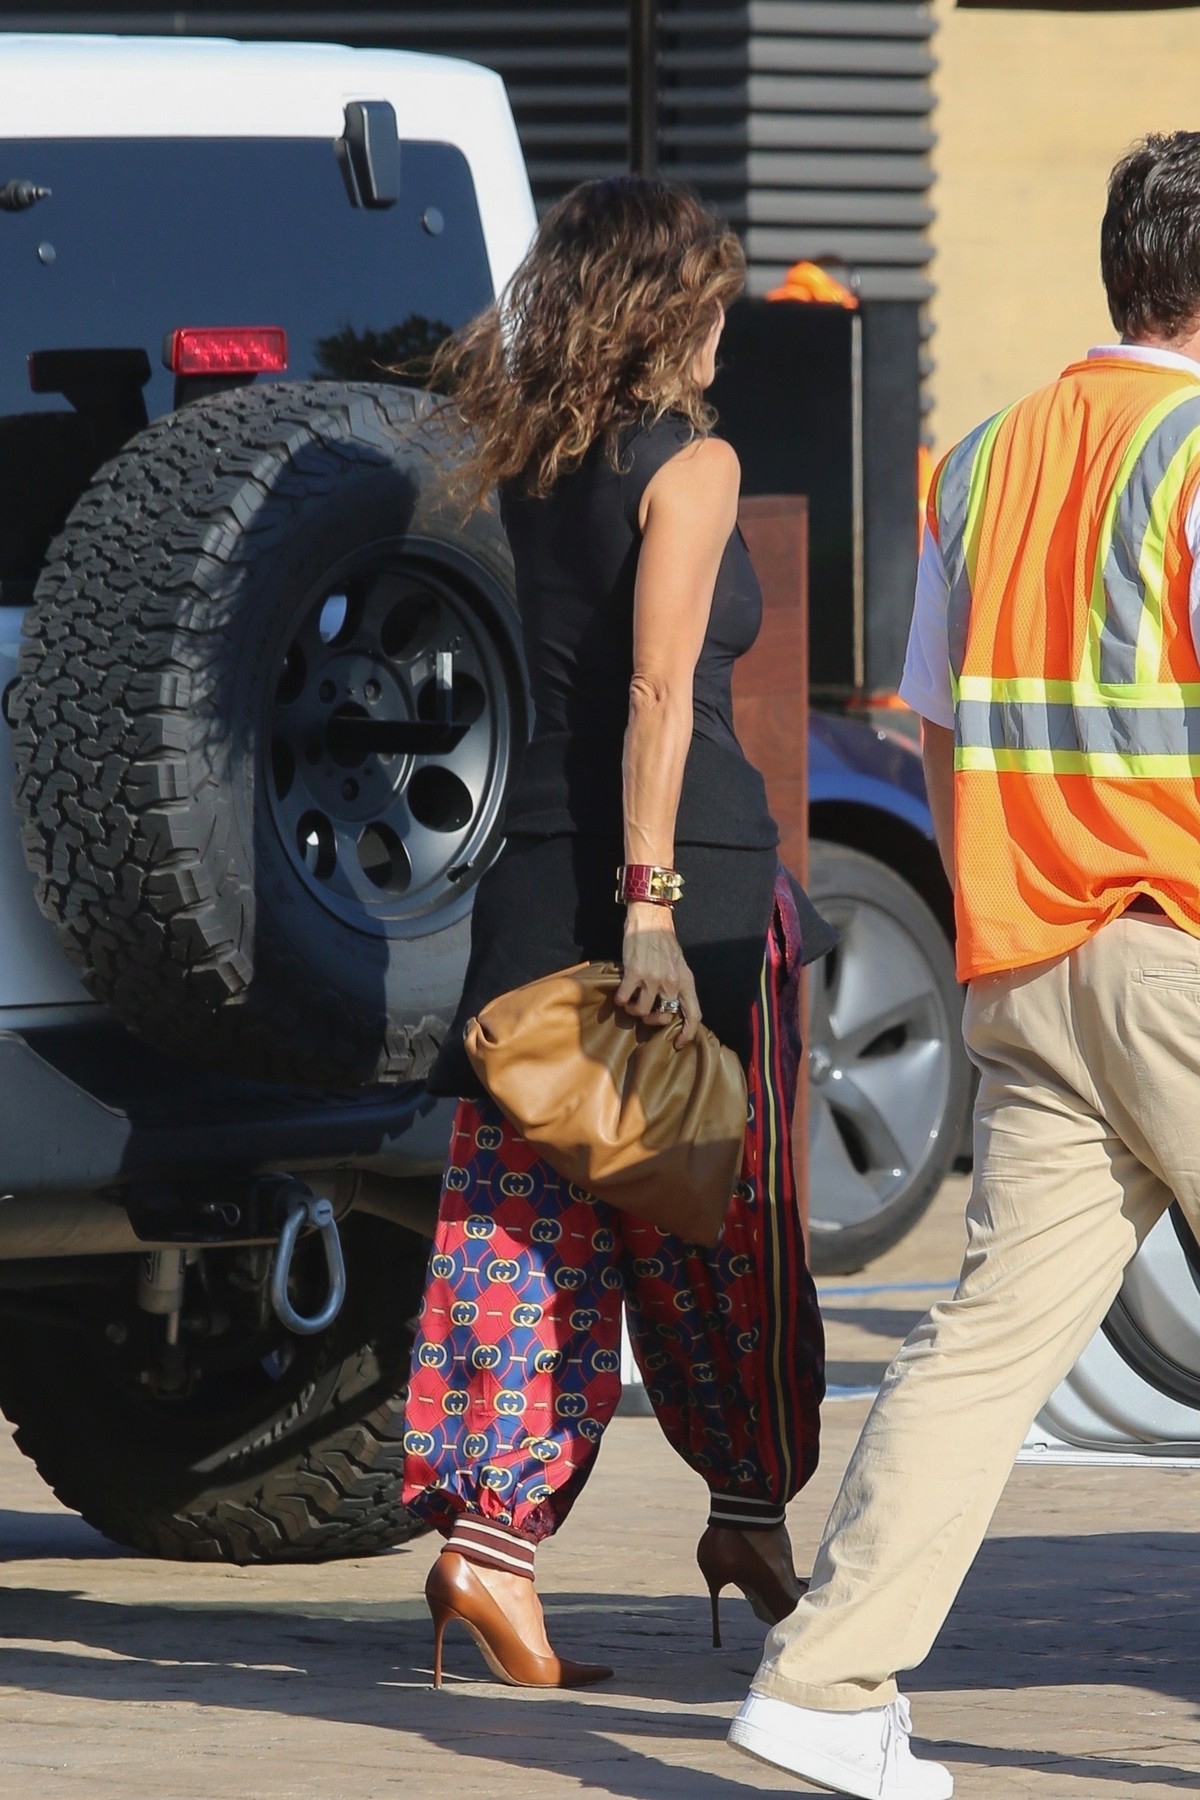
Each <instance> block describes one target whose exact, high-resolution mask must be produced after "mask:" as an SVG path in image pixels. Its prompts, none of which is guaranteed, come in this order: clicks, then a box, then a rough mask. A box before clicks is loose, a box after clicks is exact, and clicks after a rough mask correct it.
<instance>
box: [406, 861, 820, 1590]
mask: <svg viewBox="0 0 1200 1800" xmlns="http://www.w3.org/2000/svg"><path fill="white" fill-rule="evenodd" d="M798 940H799V928H798V922H797V920H796V917H795V910H794V905H793V902H792V896H791V891H790V888H788V887H787V886H786V883H781V885H780V888H779V890H778V892H777V896H776V909H775V916H774V919H773V921H772V927H771V931H770V934H769V937H768V942H767V949H766V955H765V958H764V962H763V971H762V979H761V985H760V990H759V997H758V1001H757V1003H756V1005H755V1008H754V1020H753V1026H754V1030H753V1055H752V1061H751V1066H750V1069H749V1077H748V1083H747V1085H748V1092H749V1118H748V1123H747V1128H746V1143H745V1151H744V1156H743V1164H742V1172H741V1180H740V1182H739V1184H738V1187H737V1191H736V1194H735V1196H734V1200H733V1205H732V1208H731V1210H730V1213H729V1215H728V1218H727V1220H726V1224H725V1228H724V1232H723V1234H722V1238H721V1242H720V1243H719V1244H718V1245H717V1247H716V1248H715V1249H714V1250H703V1249H700V1248H698V1247H697V1246H696V1245H694V1244H687V1243H684V1242H683V1241H682V1240H681V1239H679V1238H676V1237H671V1236H668V1235H667V1234H665V1233H663V1232H660V1231H659V1230H658V1229H657V1228H656V1227H654V1226H651V1225H646V1224H643V1223H641V1222H640V1221H638V1220H636V1219H633V1218H631V1217H630V1216H629V1215H628V1214H625V1213H621V1212H618V1211H617V1210H616V1209H615V1208H613V1207H610V1206H608V1205H606V1204H605V1203H604V1202H602V1201H599V1200H595V1199H593V1198H592V1197H591V1196H590V1195H589V1194H587V1193H585V1192H584V1191H583V1190H582V1189H580V1188H577V1187H575V1186H573V1185H572V1184H570V1183H569V1182H568V1181H566V1179H565V1178H564V1177H562V1176H560V1175H558V1174H557V1173H556V1172H555V1171H554V1170H553V1169H552V1168H551V1167H550V1166H549V1164H548V1163H546V1162H544V1161H543V1160H542V1159H541V1158H540V1157H539V1156H537V1155H536V1154H535V1152H534V1151H533V1150H532V1149H531V1148H530V1146H529V1144H528V1143H527V1142H526V1141H525V1139H524V1138H522V1137H521V1136H520V1134H519V1133H518V1132H517V1131H515V1130H514V1128H513V1127H512V1126H511V1125H510V1124H509V1123H508V1122H507V1120H506V1119H505V1118H504V1117H503V1115H502V1114H501V1113H500V1111H499V1109H498V1108H497V1107H496V1106H494V1105H493V1104H492V1102H491V1101H469V1100H464V1101H462V1102H460V1104H459V1107H458V1112H457V1115H456V1119H455V1125H454V1135H453V1139H452V1141H451V1146H450V1157H449V1162H448V1165H447V1169H446V1174H445V1180H444V1184H443V1189H442V1199H441V1207H440V1211H439V1218H438V1226H437V1236H436V1239H435V1242H434V1248H433V1254H432V1257H431V1259H430V1264H429V1275H428V1280H427V1284H426V1288H425V1297H424V1301H423V1304H422V1308H421V1317H420V1323H419V1328H418V1334H417V1341H416V1344H415V1346H414V1352H413V1364H412V1376H411V1383H410V1389H409V1398H408V1414H407V1431H406V1437H405V1451H406V1467H405V1483H404V1498H405V1500H406V1501H407V1503H408V1504H409V1506H410V1507H412V1508H413V1509H414V1511H416V1512H418V1513H420V1514H422V1515H424V1517H426V1518H427V1519H428V1520H429V1521H430V1523H431V1524H433V1525H435V1526H436V1527H438V1529H440V1530H441V1531H442V1532H443V1533H445V1534H447V1535H448V1534H450V1533H451V1532H452V1531H455V1529H456V1526H457V1525H458V1524H459V1522H460V1521H462V1520H463V1518H464V1515H466V1516H468V1517H471V1516H473V1517H474V1518H475V1519H476V1520H477V1521H478V1523H479V1525H480V1527H481V1528H487V1529H488V1530H489V1531H490V1533H491V1534H493V1536H494V1537H495V1538H498V1537H499V1533H500V1532H501V1531H503V1532H506V1533H512V1534H515V1535H516V1536H517V1537H519V1538H523V1539H525V1540H526V1541H527V1542H528V1543H537V1542H538V1541H540V1540H541V1539H542V1538H545V1537H548V1536H550V1535H551V1533H553V1532H554V1531H556V1530H557V1528H558V1527H559V1525H561V1523H562V1521H563V1520H564V1519H565V1517H566V1515H567V1513H568V1512H569V1510H570V1508H571V1505H572V1503H573V1501H574V1500H575V1497H576V1496H577V1495H578V1494H579V1492H580V1491H581V1489H582V1487H583V1484H584V1482H585V1481H586V1479H587V1476H588V1472H589V1470H590V1468H591V1464H592V1460H593V1458H594V1456H595V1454H596V1449H597V1446H598V1444H599V1442H600V1438H601V1436H602V1435H603V1432H604V1428H605V1426H606V1424H607V1423H608V1421H609V1419H610V1418H611V1417H612V1414H613V1411H614V1409H615V1407H616V1404H617V1401H618V1400H619V1398H620V1393H621V1382H620V1324H621V1306H622V1301H624V1304H625V1307H626V1311H627V1316H628V1321H629V1330H630V1337H631V1340H632V1343H633V1348H634V1354H635V1355H636V1357H637V1360H638V1364H639V1366H640V1368H641V1371H642V1375H643V1378H644V1380H645V1384H646V1393H647V1395H648V1397H649V1400H650V1403H651V1405H652V1406H653V1408H654V1411H655V1413H656V1415H657V1417H658V1421H659V1424H660V1425H661V1426H662V1429H663V1431H664V1432H665V1433H666V1436H667V1438H668V1440H669V1441H670V1443H671V1444H672V1445H673V1446H674V1447H675V1449H676V1450H677V1451H678V1452H679V1454H680V1455H681V1456H682V1457H683V1458H684V1459H685V1461H687V1462H688V1463H689V1464H690V1465H691V1467H692V1468H693V1469H695V1470H696V1472H697V1473H698V1474H699V1475H700V1476H701V1477H702V1478H703V1479H704V1480H705V1482H706V1483H707V1484H708V1487H709V1489H710V1490H711V1493H712V1496H713V1504H712V1513H711V1516H712V1518H713V1519H714V1520H716V1521H720V1522H726V1523H737V1524H742V1525H745V1526H747V1527H752V1526H754V1525H759V1526H769V1525H772V1524H774V1523H776V1522H777V1521H778V1520H781V1519H782V1516H783V1514H782V1509H783V1506H784V1505H785V1504H786V1502H787V1501H788V1500H789V1499H790V1498H791V1497H792V1495H793V1494H794V1493H796V1492H797V1491H798V1489H799V1488H800V1487H802V1486H803V1484H804V1483H805V1482H806V1481H807V1480H808V1478H809V1476H810V1475H811V1474H812V1472H813V1470H814V1469H815V1467H816V1463H817V1446H818V1431H819V1413H818V1408H819V1406H820V1402H821V1400H822V1398H823V1395H824V1342H823V1336H822V1330H821V1321H820V1315H819V1313H818V1310H817V1300H816V1292H815V1289H814V1287H813V1283H812V1279H811V1276H810V1275H809V1272H808V1269H807V1267H806V1264H805V1260H804V1243H803V1238H802V1235H801V1230H800V1219H799V1214H798V1211H797V1206H796V1192H795V1184H794V1178H793V1172H792V1156H791V1117H792V1107H793V1103H794V1099H795V1091H796V1078H797V1069H798V1065H799V1022H798V975H799V961H798V955H799V941H798ZM456 1542H457V1536H456ZM501 1564H502V1566H503V1564H504V1558H503V1557H502V1558H501Z"/></svg>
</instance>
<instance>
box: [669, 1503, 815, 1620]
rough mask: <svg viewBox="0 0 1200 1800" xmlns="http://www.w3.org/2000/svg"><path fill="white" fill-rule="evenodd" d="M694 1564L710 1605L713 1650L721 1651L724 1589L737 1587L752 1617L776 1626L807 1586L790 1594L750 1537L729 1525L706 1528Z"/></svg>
mask: <svg viewBox="0 0 1200 1800" xmlns="http://www.w3.org/2000/svg"><path fill="white" fill-rule="evenodd" d="M696 1561H697V1562H698V1563H699V1565H700V1573H701V1574H702V1575H703V1577H704V1580H705V1583H706V1585H707V1587H708V1597H709V1600H710V1602H711V1604H712V1634H713V1636H712V1641H713V1649H714V1650H719V1649H720V1648H721V1618H720V1599H721V1592H722V1590H723V1589H724V1588H727V1587H738V1588H740V1589H741V1591H742V1593H743V1594H744V1595H745V1597H746V1599H747V1600H748V1601H749V1602H750V1605H751V1606H752V1607H753V1609H754V1616H755V1618H758V1619H761V1620H762V1622H763V1624H764V1625H778V1623H779V1621H780V1620H781V1619H786V1618H787V1617H788V1614H789V1613H792V1612H794V1611H795V1610H796V1603H797V1601H798V1600H799V1599H800V1596H801V1595H802V1594H803V1593H804V1591H805V1589H806V1588H807V1586H808V1583H807V1581H800V1582H797V1584H796V1589H795V1592H793V1591H792V1590H791V1589H790V1588H789V1587H788V1585H787V1584H786V1582H783V1581H781V1580H780V1579H779V1576H778V1575H776V1573H775V1571H774V1569H772V1568H771V1566H770V1564H769V1563H767V1562H765V1561H764V1560H763V1558H762V1557H761V1556H760V1555H759V1553H758V1551H757V1550H756V1549H755V1548H754V1545H753V1544H752V1543H751V1542H750V1540H749V1538H748V1537H747V1536H745V1535H744V1534H743V1533H742V1532H740V1531H736V1530H735V1529H734V1528H733V1527H732V1526H731V1525H710V1526H709V1527H708V1529H707V1531H706V1532H705V1533H704V1536H703V1537H702V1538H701V1539H700V1542H699V1543H698V1544H697V1546H696Z"/></svg>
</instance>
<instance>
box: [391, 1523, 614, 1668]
mask: <svg viewBox="0 0 1200 1800" xmlns="http://www.w3.org/2000/svg"><path fill="white" fill-rule="evenodd" d="M425 1598H426V1600H427V1601H428V1602H429V1611H430V1613H431V1615H432V1617H433V1685H434V1687H437V1688H440V1687H441V1685H442V1640H443V1639H444V1637H445V1635H446V1627H447V1625H449V1624H450V1622H451V1620H454V1619H456V1620H457V1621H458V1623H459V1624H460V1625H465V1626H466V1628H467V1630H468V1631H469V1632H470V1634H471V1636H472V1637H473V1638H474V1639H475V1642H476V1644H477V1645H478V1646H479V1650H480V1652H481V1654H482V1656H483V1660H484V1662H486V1664H487V1666H488V1668H489V1669H490V1670H491V1671H492V1674H493V1675H494V1676H495V1677H496V1679H497V1681H506V1682H507V1683H508V1685H509V1686H510V1687H554V1688H569V1687H588V1686H589V1685H590V1684H591V1683H592V1682H593V1681H607V1679H608V1677H609V1676H610V1675H611V1674H612V1670H611V1669H606V1668H605V1667H604V1666H603V1665H602V1664H601V1663H577V1662H567V1661H566V1660H565V1658H563V1657H560V1656H539V1655H538V1654H537V1653H536V1651H533V1650H531V1649H530V1648H529V1646H528V1644H526V1643H525V1642H524V1640H523V1639H522V1638H521V1637H519V1636H518V1634H517V1632H516V1631H515V1629H514V1628H513V1625H512V1623H511V1621H510V1620H509V1619H508V1617H507V1616H506V1614H505V1613H504V1611H503V1609H502V1607H501V1606H500V1604H499V1602H498V1601H497V1600H496V1599H495V1598H494V1597H493V1595H492V1593H491V1592H490V1590H489V1589H488V1588H487V1587H486V1586H485V1584H484V1583H483V1582H482V1581H481V1580H480V1579H479V1577H478V1575H477V1574H476V1573H475V1571H474V1569H473V1568H472V1567H471V1565H470V1563H469V1562H468V1561H467V1559H466V1557H465V1556H460V1555H459V1553H458V1551H457V1550H443V1551H442V1553H441V1555H440V1556H439V1557H438V1559H437V1561H436V1562H435V1563H434V1565H433V1567H432V1569H430V1571H429V1575H428V1577H427V1579H426V1582H425Z"/></svg>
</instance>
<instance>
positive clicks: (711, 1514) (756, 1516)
mask: <svg viewBox="0 0 1200 1800" xmlns="http://www.w3.org/2000/svg"><path fill="white" fill-rule="evenodd" d="M784 1517H785V1513H784V1509H783V1507H782V1506H781V1505H780V1504H779V1502H778V1501H776V1500H758V1499H756V1498H755V1497H754V1496H753V1495H750V1494H713V1493H710V1494H709V1497H708V1522H709V1524H710V1525H733V1526H735V1527H736V1528H737V1530H738V1531H776V1530H778V1528H779V1526H780V1525H782V1524H783V1522H784Z"/></svg>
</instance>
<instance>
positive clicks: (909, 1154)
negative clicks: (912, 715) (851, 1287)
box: [808, 713, 972, 1274]
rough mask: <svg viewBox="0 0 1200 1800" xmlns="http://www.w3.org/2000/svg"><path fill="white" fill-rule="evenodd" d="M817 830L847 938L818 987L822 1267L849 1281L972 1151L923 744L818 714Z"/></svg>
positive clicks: (815, 1204)
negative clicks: (967, 1142) (966, 1143)
mask: <svg viewBox="0 0 1200 1800" xmlns="http://www.w3.org/2000/svg"><path fill="white" fill-rule="evenodd" d="M809 829H810V832H811V848H810V865H809V883H808V885H809V889H810V891H811V893H812V896H813V899H814V900H815V901H816V903H817V905H818V906H819V907H820V909H821V911H822V912H823V913H825V915H826V916H827V917H828V918H829V919H831V920H832V921H833V923H834V924H836V925H837V926H838V928H839V930H840V932H841V942H840V944H839V945H838V947H837V949H836V950H834V951H833V952H832V954H831V955H830V956H828V957H826V958H825V959H824V960H823V961H822V962H820V963H818V964H816V965H815V966H814V967H813V968H812V970H811V971H810V979H809V1020H808V1067H809V1144H810V1164H809V1193H810V1207H811V1222H812V1255H813V1262H814V1265H815V1267H816V1268H817V1270H818V1271H819V1272H821V1273H825V1274H845V1273H848V1272H849V1271H851V1270H854V1269H859V1268H862V1267H863V1265H864V1264H865V1263H868V1262H870V1261H871V1260H872V1259H873V1258H874V1257H876V1256H878V1255H880V1254H881V1252H882V1251H884V1250H886V1249H888V1248H889V1246H890V1245H892V1244H894V1243H896V1242H897V1241H898V1240H899V1239H900V1238H901V1237H903V1236H904V1234H905V1233H906V1232H907V1231H908V1230H909V1229H910V1228H911V1227H912V1226H913V1225H914V1224H915V1222H916V1221H917V1219H919V1218H920V1216H921V1214H922V1213H923V1212H924V1211H925V1208H926V1207H927V1206H928V1205H929V1202H930V1201H931V1200H932V1198H933V1196H934V1194H936V1192H937V1190H938V1188H939V1186H940V1185H941V1182H942V1180H943V1179H944V1177H945V1176H946V1174H947V1173H948V1171H949V1170H950V1168H951V1166H952V1164H953V1162H954V1160H955V1158H956V1156H957V1155H958V1153H959V1151H960V1149H961V1147H962V1144H963V1137H964V1131H965V1128H966V1123H967V1116H968V1108H969V1106H970V1100H971V1091H972V1083H971V1075H970V1063H969V1062H968V1060H967V1056H966V1052H965V1051H964V1049H963V1047H962V1040H961V1037H960V1029H959V1020H960V1015H961V1011H962V1000H961V991H960V989H959V986H958V983H957V981H956V979H955V974H954V951H953V907H952V902H951V896H950V889H949V885H948V883H947V881H946V878H945V875H944V873H943V871H942V866H941V862H940V860H939V857H938V853H937V848H936V845H935V843H934V839H933V821H932V819H931V817H930V812H929V805H928V801H927V800H926V797H925V784H924V778H923V774H922V769H921V758H920V753H919V751H918V749H917V747H916V745H915V744H914V743H913V742H912V741H911V740H910V739H908V738H907V737H905V736H904V735H903V734H902V733H901V732H899V731H895V730H892V729H880V728H878V727H877V726H875V725H873V724H870V723H868V722H867V721H865V720H862V719H857V718H853V717H848V716H845V715H832V714H827V713H813V715H812V717H811V721H810V725H809Z"/></svg>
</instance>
